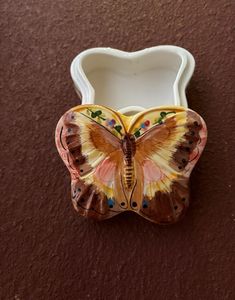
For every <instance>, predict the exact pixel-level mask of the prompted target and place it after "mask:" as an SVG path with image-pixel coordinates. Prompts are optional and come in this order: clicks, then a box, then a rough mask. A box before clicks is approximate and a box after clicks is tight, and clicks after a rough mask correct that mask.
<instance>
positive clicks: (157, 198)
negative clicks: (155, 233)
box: [56, 105, 207, 224]
mask: <svg viewBox="0 0 235 300" xmlns="http://www.w3.org/2000/svg"><path fill="white" fill-rule="evenodd" d="M206 137H207V131H206V125H205V122H204V121H203V119H202V118H201V117H200V116H199V115H198V114H197V113H195V112H193V111H192V110H187V109H185V108H182V107H157V108H152V109H149V110H146V111H145V112H142V113H139V114H137V115H135V116H130V117H127V116H124V115H121V114H119V113H118V112H115V111H113V110H111V109H109V108H107V107H103V106H97V105H81V106H77V107H75V108H73V109H71V110H70V111H68V112H67V113H65V115H64V116H63V117H62V118H61V119H60V121H59V123H58V125H57V129H56V144H57V148H58V151H59V153H60V155H61V157H62V159H63V161H64V163H65V164H66V166H67V167H68V169H69V171H70V174H71V187H72V201H73V204H74V207H75V209H76V210H77V211H78V212H79V213H80V214H81V215H83V216H88V217H93V218H95V219H98V220H103V219H107V218H110V217H112V216H114V215H117V214H119V213H121V212H123V211H126V210H131V211H134V212H136V213H138V214H139V215H141V216H143V217H145V218H146V219H148V220H150V221H153V222H155V223H160V224H169V223H174V222H176V221H178V220H179V219H180V218H181V217H182V216H183V215H184V213H185V211H186V209H187V207H188V205H189V187H188V184H189V176H190V173H191V171H192V169H193V167H194V165H195V164H196V162H197V160H198V159H199V157H200V155H201V153H202V150H203V148H204V146H205V143H206Z"/></svg>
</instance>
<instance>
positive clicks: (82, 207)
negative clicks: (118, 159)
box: [55, 111, 122, 220]
mask: <svg viewBox="0 0 235 300" xmlns="http://www.w3.org/2000/svg"><path fill="white" fill-rule="evenodd" d="M72 116H73V112H72V111H69V112H67V113H65V114H64V116H62V117H61V119H60V120H59V122H58V124H57V127H56V133H55V142H56V146H57V149H58V152H59V154H60V156H61V158H62V160H63V162H64V163H65V165H66V166H67V168H68V170H69V172H70V175H71V198H72V203H73V206H74V208H75V210H76V211H77V212H78V213H79V214H80V215H81V216H84V217H90V218H93V219H95V220H104V219H108V218H111V217H113V216H115V215H117V214H119V213H120V212H122V210H120V207H119V206H118V205H117V203H115V201H114V205H113V207H112V208H111V207H110V201H109V200H110V199H108V198H107V196H106V195H105V193H103V192H102V191H100V190H98V188H97V187H96V186H95V185H93V184H86V183H85V181H84V180H82V178H81V177H80V174H81V173H80V172H79V171H80V169H79V168H80V166H81V165H82V166H83V171H84V170H85V171H90V170H91V167H90V166H89V164H88V163H87V162H86V157H85V156H84V155H83V154H82V151H81V143H80V139H79V131H80V128H79V126H78V125H77V124H76V125H75V124H73V123H72V122H71V118H72Z"/></svg>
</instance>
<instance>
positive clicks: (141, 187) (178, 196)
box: [128, 107, 207, 224]
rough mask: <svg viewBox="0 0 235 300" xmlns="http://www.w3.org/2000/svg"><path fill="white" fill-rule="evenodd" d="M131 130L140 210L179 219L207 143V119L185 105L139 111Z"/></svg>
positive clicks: (157, 217) (135, 197)
mask: <svg viewBox="0 0 235 300" xmlns="http://www.w3.org/2000/svg"><path fill="white" fill-rule="evenodd" d="M128 132H130V133H133V134H134V135H135V136H136V154H135V165H136V170H137V174H138V183H137V186H138V188H137V189H136V191H135V193H134V194H133V198H132V200H131V201H132V202H133V201H134V202H136V203H137V206H136V212H138V213H139V214H141V215H143V216H144V217H146V218H148V219H150V220H151V221H154V222H157V223H163V224H164V223H172V222H175V221H177V220H178V219H179V218H180V217H181V216H182V215H183V214H184V212H185V210H186V207H187V206H188V199H189V187H188V181H189V176H190V173H191V171H192V169H193V167H194V166H195V164H196V162H197V160H198V159H199V157H200V155H201V153H202V150H203V149H204V146H205V143H206V136H207V130H206V125H205V122H204V121H203V119H202V118H201V117H200V116H199V115H198V114H197V113H195V112H194V111H192V110H189V109H185V108H183V107H160V108H154V109H150V110H148V111H145V112H144V113H142V114H139V115H137V116H136V118H134V119H133V120H132V122H131V123H130V126H129V129H128Z"/></svg>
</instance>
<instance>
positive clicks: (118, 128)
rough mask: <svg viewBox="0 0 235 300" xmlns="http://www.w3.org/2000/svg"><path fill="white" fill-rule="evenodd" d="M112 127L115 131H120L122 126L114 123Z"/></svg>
mask: <svg viewBox="0 0 235 300" xmlns="http://www.w3.org/2000/svg"><path fill="white" fill-rule="evenodd" d="M114 128H115V129H116V130H117V132H119V133H120V132H121V130H122V126H121V125H116V126H114Z"/></svg>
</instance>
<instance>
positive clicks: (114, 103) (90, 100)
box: [71, 46, 195, 115]
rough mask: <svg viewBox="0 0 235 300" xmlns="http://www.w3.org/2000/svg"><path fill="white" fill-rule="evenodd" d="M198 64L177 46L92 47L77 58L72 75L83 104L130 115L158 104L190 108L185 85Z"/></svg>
mask: <svg viewBox="0 0 235 300" xmlns="http://www.w3.org/2000/svg"><path fill="white" fill-rule="evenodd" d="M194 66H195V61H194V58H193V56H192V55H191V54H190V53H189V52H188V51H187V50H185V49H183V48H180V47H176V46H156V47H152V48H147V49H144V50H141V51H136V52H125V51H120V50H116V49H112V48H92V49H88V50H85V51H83V52H81V53H80V54H79V55H77V56H76V57H75V58H74V60H73V62H72V64H71V76H72V79H73V82H74V86H75V89H76V91H77V93H78V94H79V96H80V97H81V100H82V104H98V105H105V106H108V107H111V108H113V109H115V110H118V111H119V112H121V113H123V114H127V115H130V114H134V113H136V112H139V111H142V110H144V109H146V108H150V107H156V106H172V105H175V106H184V107H186V108H187V106H188V104H187V99H186V95H185V89H186V86H187V84H188V82H189V80H190V78H191V76H192V74H193V71H194Z"/></svg>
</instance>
